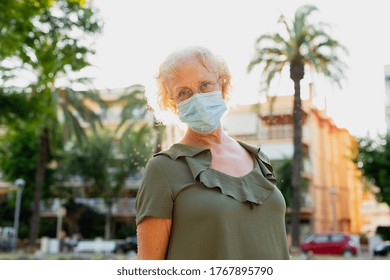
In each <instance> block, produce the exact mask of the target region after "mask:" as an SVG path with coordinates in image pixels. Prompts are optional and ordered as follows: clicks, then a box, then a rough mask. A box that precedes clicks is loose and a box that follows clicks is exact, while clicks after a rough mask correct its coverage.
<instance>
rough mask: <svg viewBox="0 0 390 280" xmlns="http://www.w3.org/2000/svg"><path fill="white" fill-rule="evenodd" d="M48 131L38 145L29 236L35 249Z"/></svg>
mask: <svg viewBox="0 0 390 280" xmlns="http://www.w3.org/2000/svg"><path fill="white" fill-rule="evenodd" d="M48 147H49V141H48V130H47V128H46V127H45V128H44V129H43V131H42V133H41V135H40V136H39V144H38V159H37V170H36V174H35V191H34V206H33V214H32V218H31V225H30V236H29V247H30V249H32V250H34V249H35V241H36V239H37V238H38V234H39V223H40V202H41V196H42V187H43V184H44V181H45V174H46V163H47V156H48Z"/></svg>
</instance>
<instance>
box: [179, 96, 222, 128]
mask: <svg viewBox="0 0 390 280" xmlns="http://www.w3.org/2000/svg"><path fill="white" fill-rule="evenodd" d="M177 107H178V109H179V117H180V120H181V121H182V122H184V123H186V124H188V126H189V127H191V128H192V129H193V130H195V131H197V132H200V133H210V132H212V131H214V130H215V129H216V128H217V127H218V125H219V122H220V121H221V117H222V115H223V113H225V111H226V110H227V107H226V104H225V101H224V100H223V98H222V93H221V91H214V92H208V93H197V94H194V95H193V96H191V97H190V98H188V99H187V100H185V101H183V102H180V103H179V104H177Z"/></svg>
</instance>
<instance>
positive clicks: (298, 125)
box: [290, 62, 304, 249]
mask: <svg viewBox="0 0 390 280" xmlns="http://www.w3.org/2000/svg"><path fill="white" fill-rule="evenodd" d="M303 75H304V66H303V63H299V62H295V63H294V62H293V63H292V64H291V66H290V77H291V79H292V80H293V81H294V107H293V130H294V136H293V138H294V139H293V144H294V155H293V167H292V178H291V185H292V200H291V239H292V244H291V246H292V247H293V248H294V249H298V248H299V245H300V208H301V206H300V202H301V184H302V182H301V181H302V179H301V173H302V158H303V148H302V126H303V120H302V101H301V86H300V80H301V79H302V78H303Z"/></svg>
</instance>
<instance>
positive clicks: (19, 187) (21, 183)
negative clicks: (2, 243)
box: [13, 178, 26, 250]
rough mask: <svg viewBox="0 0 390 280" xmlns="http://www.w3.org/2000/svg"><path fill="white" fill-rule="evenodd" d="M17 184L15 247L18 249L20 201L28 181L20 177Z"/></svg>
mask: <svg viewBox="0 0 390 280" xmlns="http://www.w3.org/2000/svg"><path fill="white" fill-rule="evenodd" d="M15 185H16V187H17V190H16V205H15V215H14V230H15V236H14V244H13V245H14V249H15V250H16V249H17V241H18V232H19V215H20V203H21V201H22V192H23V188H24V186H25V185H26V181H24V180H23V179H21V178H19V179H17V180H16V181H15Z"/></svg>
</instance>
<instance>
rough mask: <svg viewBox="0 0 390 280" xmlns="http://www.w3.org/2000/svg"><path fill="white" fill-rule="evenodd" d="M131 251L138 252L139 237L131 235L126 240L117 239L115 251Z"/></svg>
mask: <svg viewBox="0 0 390 280" xmlns="http://www.w3.org/2000/svg"><path fill="white" fill-rule="evenodd" d="M130 251H134V252H135V253H137V252H138V244H137V237H136V236H131V237H128V238H126V239H124V240H121V241H117V242H116V244H115V248H114V253H128V252H130Z"/></svg>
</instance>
